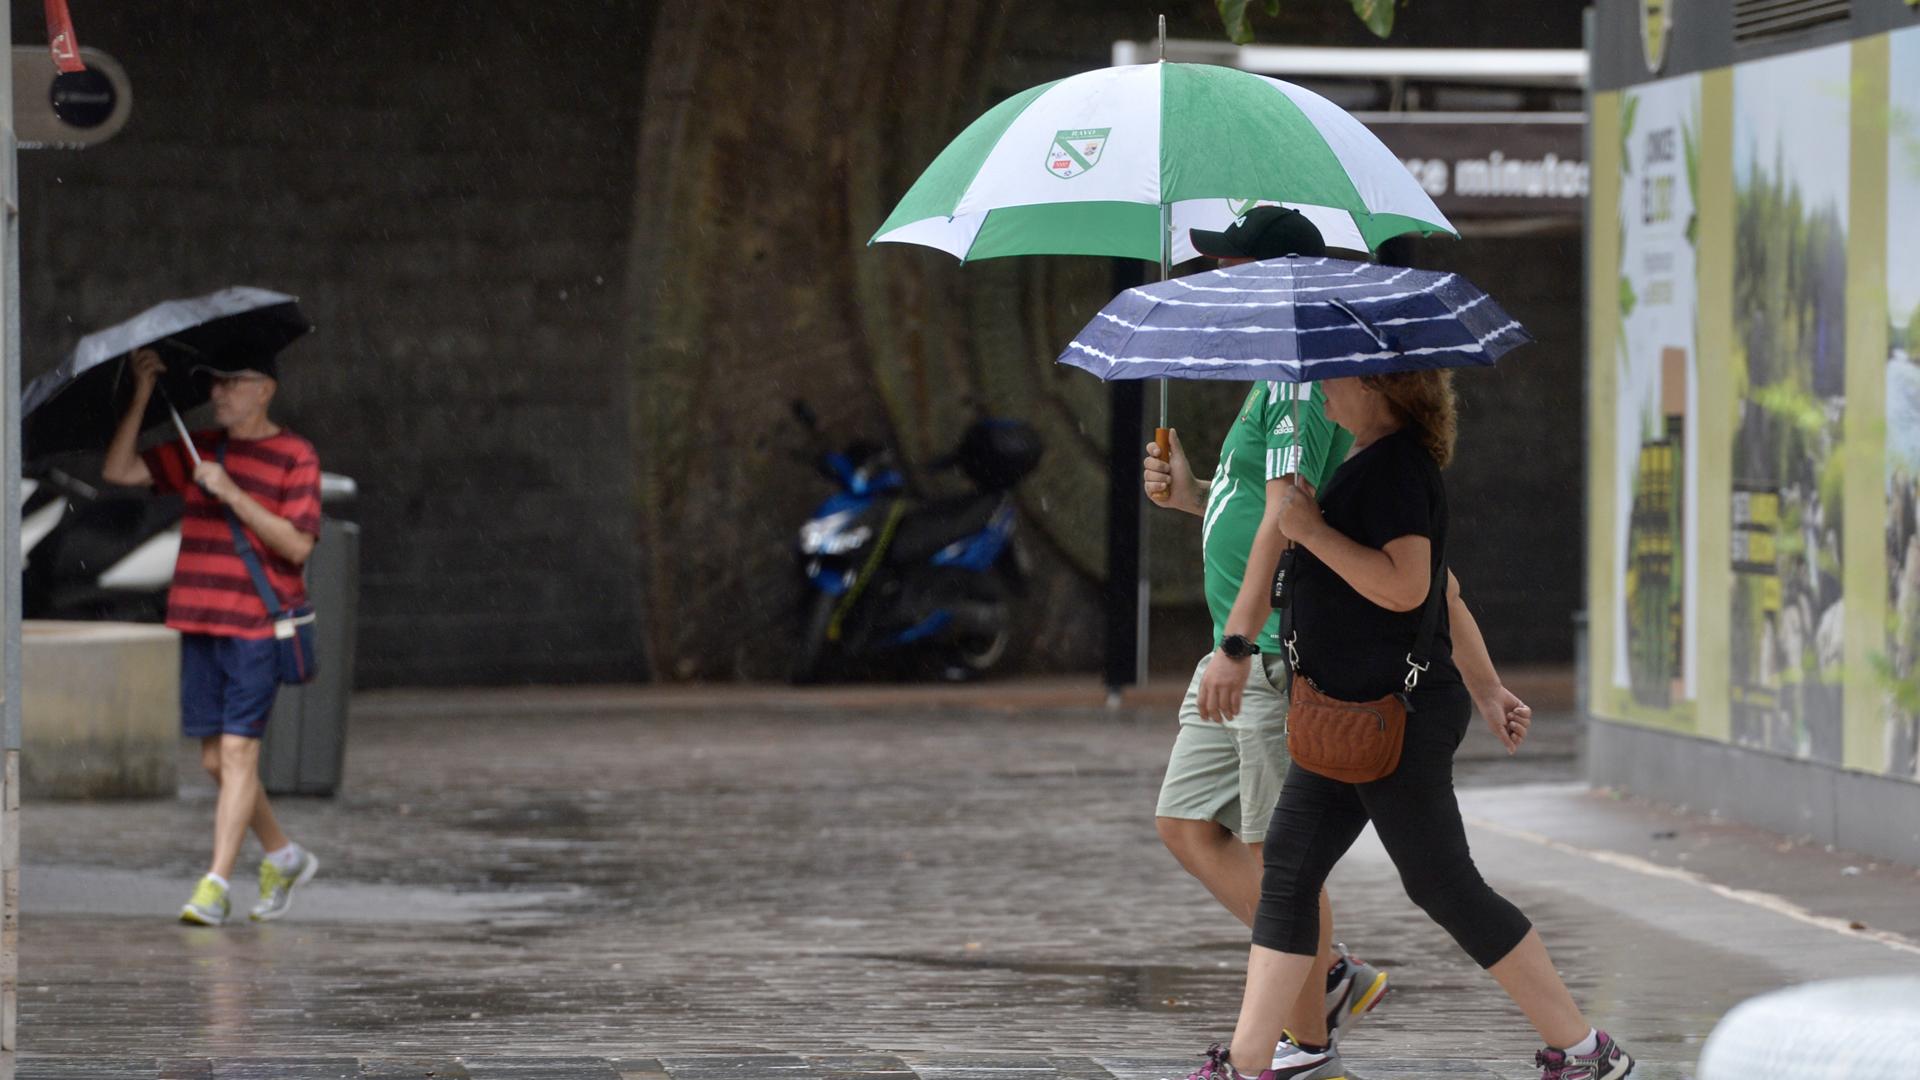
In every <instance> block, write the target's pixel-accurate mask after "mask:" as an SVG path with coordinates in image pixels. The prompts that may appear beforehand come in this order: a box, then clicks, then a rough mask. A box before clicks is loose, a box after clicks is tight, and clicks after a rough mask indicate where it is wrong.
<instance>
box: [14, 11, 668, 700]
mask: <svg viewBox="0 0 1920 1080" xmlns="http://www.w3.org/2000/svg"><path fill="white" fill-rule="evenodd" d="M27 8H28V5H21V4H16V5H15V6H14V13H15V23H14V40H15V41H16V42H17V43H23V44H24V43H33V42H40V41H44V40H45V26H44V24H38V25H36V23H37V18H36V17H37V16H38V15H39V11H38V8H37V7H35V8H34V10H32V11H28V10H27ZM75 15H76V17H77V20H78V26H77V29H78V31H79V35H80V40H81V41H82V43H84V44H87V45H91V46H94V47H97V48H100V49H103V50H105V51H106V52H108V53H110V54H112V55H113V56H114V57H115V58H117V59H118V60H119V61H120V62H121V63H122V64H124V65H125V66H126V68H127V71H128V73H129V76H130V78H131V80H132V83H133V87H134V112H133V117H132V121H131V122H130V123H129V124H128V126H127V127H126V129H125V130H124V131H123V132H121V133H120V135H118V136H117V137H116V138H115V139H113V140H112V141H111V142H108V143H106V144H104V145H102V146H99V147H96V148H93V149H89V150H86V151H81V152H71V151H45V150H36V151H27V152H23V153H22V154H21V155H20V163H21V185H20V186H21V203H22V222H23V228H22V244H21V249H22V250H21V262H22V268H23V279H24V296H23V300H24V304H23V319H22V322H23V331H24V334H23V336H24V349H25V354H26V363H25V371H26V375H27V376H28V377H31V376H32V375H34V374H36V373H38V372H39V371H41V370H43V369H45V368H47V367H49V366H51V365H52V364H53V363H54V362H56V361H57V360H58V358H59V356H60V355H61V354H62V353H63V352H64V351H65V350H66V349H67V348H69V347H70V346H71V344H72V342H73V341H74V339H75V338H76V337H78V335H79V334H81V333H83V332H85V331H87V330H89V329H93V328H96V327H98V326H100V325H103V324H106V323H110V322H114V321H116V320H118V319H121V318H124V317H126V316H128V315H131V314H132V313H133V312H135V311H137V310H139V309H140V308H142V307H145V306H146V305H148V304H150V303H153V302H155V301H158V300H161V299H165V298H168V297H172V296H181V295H191V294H196V293H201V292H206V291H210V290H212V289H215V288H218V287H220V286H223V285H227V284H235V283H244V284H254V285H260V286H265V287H268V288H273V289H278V290H281V291H284V292H289V293H294V294H296V295H298V296H299V297H300V298H301V302H302V305H303V307H304V308H305V309H306V311H307V312H308V314H309V315H310V316H311V317H312V318H313V320H314V322H315V323H316V324H317V325H318V327H319V330H318V332H317V333H316V334H314V335H313V336H312V337H310V338H308V339H307V340H305V341H303V342H301V343H299V344H297V345H295V346H294V347H293V348H292V349H291V350H290V351H289V352H288V354H287V355H286V357H285V363H284V365H283V371H284V375H285V381H284V384H283V386H282V390H281V398H280V403H279V407H278V409H277V412H278V415H279V417H280V418H281V419H283V420H284V421H285V422H287V423H288V424H289V425H291V426H292V427H293V428H295V429H296V430H298V431H300V432H301V433H302V434H305V435H306V436H308V437H309V438H311V439H312V440H313V442H314V444H315V445H316V446H317V447H318V448H319V451H320V457H321V463H322V466H323V467H324V468H326V469H328V470H329V471H333V472H340V473H345V474H347V475H349V476H352V477H353V478H355V479H356V480H357V481H358V482H359V484H360V490H361V496H360V499H359V502H358V504H357V505H356V506H354V507H352V508H351V509H348V510H345V511H343V514H342V516H347V517H351V518H353V519H355V520H358V521H359V522H360V523H361V526H362V529H363V546H362V550H363V554H364V562H363V571H362V579H361V580H362V583H363V588H362V592H361V600H360V604H361V606H360V653H359V661H358V670H359V673H360V677H361V680H362V681H363V682H364V683H367V684H373V685H381V684H393V683H486V682H501V681H518V680H529V681H567V680H581V679H608V680H616V679H633V678H640V677H643V676H644V675H645V672H644V670H643V669H642V666H641V661H640V657H641V650H640V649H639V648H638V646H637V629H636V628H637V625H638V621H639V615H638V613H639V610H640V606H639V602H638V600H639V598H638V596H637V593H636V586H635V577H634V564H635V554H634V528H633V522H632V511H631V505H632V502H631V491H632V480H631V466H632V435H631V432H630V422H629V408H628V406H629V395H628V386H629V375H628V372H627V370H626V364H625V357H624V356H623V353H622V350H621V348H620V344H619V334H618V329H619V325H620V323H619V314H620V313H619V305H620V296H621V289H620V285H621V281H622V278H623V275H624V274H625V271H626V268H625V262H624V259H625V253H626V250H627V246H628V242H629V217H630V214H631V192H632V189H633V183H634V175H635V170H634V158H633V151H632V147H633V130H634V126H635V119H636V115H637V110H638V107H639V100H640V92H639V87H640V82H641V78H642V67H643V63H642V58H643V57H644V55H645V41H644V34H643V25H644V17H643V14H642V13H641V12H640V10H639V9H636V8H633V7H631V6H626V5H620V6H609V7H604V8H603V6H601V5H590V4H566V5H552V4H543V3H538V2H500V3H493V4H484V5H475V4H470V3H455V2H451V0H426V2H421V3H412V4H407V5H404V6H398V7H395V6H390V5H374V6H367V5H344V6H336V5H323V6H311V5H290V4H242V3H234V2H221V3H214V2H197V3H195V2H189V3H178V4H115V5H108V4H93V5H87V6H84V7H81V6H78V5H76V10H75Z"/></svg>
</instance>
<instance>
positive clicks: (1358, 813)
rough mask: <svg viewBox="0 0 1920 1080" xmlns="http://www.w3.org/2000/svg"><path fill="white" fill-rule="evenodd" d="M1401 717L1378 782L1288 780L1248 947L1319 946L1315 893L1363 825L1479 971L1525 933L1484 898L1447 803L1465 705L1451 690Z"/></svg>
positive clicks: (1311, 949)
mask: <svg viewBox="0 0 1920 1080" xmlns="http://www.w3.org/2000/svg"><path fill="white" fill-rule="evenodd" d="M1415 706H1416V710H1417V711H1415V712H1413V713H1411V714H1410V715H1408V717H1407V738H1406V745H1405V747H1404V748H1403V749H1402V751H1401V754H1400V767H1399V768H1398V769H1396V770H1394V773H1393V775H1391V776H1389V777H1387V778H1386V779H1384V780H1376V781H1374V782H1372V783H1369V784H1346V783H1341V782H1340V781H1338V780H1329V779H1327V778H1326V777H1324V776H1319V775H1316V774H1314V773H1310V772H1308V771H1306V770H1305V769H1303V768H1301V767H1300V766H1299V765H1294V766H1293V767H1292V768H1290V769H1289V770H1288V771H1287V782H1286V786H1285V787H1284V788H1282V789H1281V792H1280V805H1279V806H1276V807H1275V808H1274V811H1273V820H1272V823H1271V824H1270V825H1269V826H1268V828H1267V843H1266V875H1265V878H1264V880H1263V881H1262V883H1261V889H1260V910H1259V912H1258V913H1257V914H1256V915H1255V917H1254V922H1253V943H1254V944H1255V945H1261V946H1264V947H1266V948H1269V949H1275V950H1278V951H1280V952H1284V953H1293V954H1295V955H1309V956H1310V955H1312V954H1314V953H1315V952H1317V951H1318V949H1319V942H1320V905H1319V897H1320V887H1321V886H1322V885H1324V884H1325V883H1326V880H1327V875H1328V874H1329V873H1330V872H1332V870H1333V866H1334V864H1335V863H1337V862H1339V861H1340V857H1341V856H1342V855H1345V854H1346V853H1347V849H1348V848H1349V847H1351V846H1353V841H1354V838H1355V837H1358V836H1359V835H1360V830H1361V829H1362V828H1364V827H1365V826H1366V824H1367V822H1368V821H1369V820H1371V821H1372V822H1373V827H1374V830H1375V831H1376V832H1378V833H1379V834H1380V843H1381V844H1382V845H1383V846H1385V847H1386V849H1387V854H1388V855H1389V856H1390V857H1392V859H1393V865H1394V867H1395V869H1397V870H1399V871H1400V882H1401V884H1402V885H1403V886H1405V887H1406V890H1407V897H1408V899H1410V900H1412V901H1413V902H1414V903H1415V904H1418V905H1419V906H1420V908H1421V910H1423V911H1425V912H1426V913H1427V914H1428V915H1429V916H1430V917H1431V918H1432V919H1433V921H1434V922H1437V923H1439V924H1440V925H1441V927H1442V928H1443V929H1445V930H1446V931H1447V933H1449V934H1452V935H1453V940H1455V941H1457V942H1459V943H1460V947H1461V948H1462V949H1465V950H1466V951H1467V955H1469V956H1471V957H1473V959H1474V961H1475V962H1476V963H1478V964H1479V965H1480V966H1481V967H1483V968H1485V967H1491V966H1493V965H1494V964H1495V963H1497V962H1498V961H1499V960H1500V959H1501V958H1502V957H1504V956H1506V955H1507V954H1508V953H1509V952H1512V951H1513V947H1514V946H1515V945H1518V944H1520V939H1521V938H1523V937H1525V936H1526V934H1527V931H1528V930H1529V929H1530V928H1531V925H1532V924H1531V923H1529V922H1528V921H1527V917H1526V916H1525V915H1523V914H1521V913H1520V909H1519V908H1516V907H1514V906H1513V905H1512V904H1511V903H1509V902H1508V901H1507V899H1506V898H1505V897H1503V896H1501V895H1500V894H1499V893H1496V892H1494V891H1493V889H1492V888H1491V887H1489V886H1488V885H1487V883H1486V881H1485V880H1484V879H1482V878H1481V877H1480V871H1479V870H1478V869H1477V868H1475V867H1474V865H1473V855H1472V854H1471V853H1470V852H1468V850H1467V832H1466V827H1465V826H1464V825H1463V824H1462V823H1461V821H1460V802H1459V800H1458V799H1456V798H1455V797H1454V794H1453V752H1454V750H1455V749H1457V748H1458V747H1459V745H1460V740H1461V739H1462V738H1464V737H1465V736H1466V733H1467V723H1468V721H1469V720H1470V719H1471V718H1472V715H1473V702H1472V699H1471V698H1469V697H1468V695H1467V693H1466V691H1465V690H1464V689H1462V688H1459V687H1450V688H1446V689H1437V688H1436V690H1434V691H1432V692H1429V693H1424V694H1421V695H1419V697H1418V698H1416V700H1415Z"/></svg>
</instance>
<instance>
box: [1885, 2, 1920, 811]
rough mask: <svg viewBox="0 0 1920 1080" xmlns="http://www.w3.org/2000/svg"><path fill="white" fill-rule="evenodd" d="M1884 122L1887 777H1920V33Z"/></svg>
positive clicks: (1902, 49) (1899, 39) (1906, 51)
mask: <svg viewBox="0 0 1920 1080" xmlns="http://www.w3.org/2000/svg"><path fill="white" fill-rule="evenodd" d="M1890 44H1891V49H1890V52H1891V68H1890V71H1889V76H1890V79H1889V81H1890V83H1891V98H1892V100H1891V102H1890V104H1891V106H1892V107H1891V109H1890V110H1889V112H1888V123H1887V139H1888V146H1887V390H1886V409H1887V468H1886V473H1887V560H1888V565H1887V591H1888V596H1887V652H1886V663H1887V665H1888V667H1889V668H1890V670H1888V671H1887V672H1885V673H1884V674H1885V675H1886V676H1887V680H1888V685H1889V695H1888V696H1889V698H1890V699H1891V700H1890V701H1889V702H1888V708H1887V727H1886V740H1887V742H1886V751H1887V771H1888V772H1889V773H1892V774H1893V775H1896V776H1903V777H1908V778H1916V777H1920V243H1916V242H1915V241H1916V240H1917V239H1920V29H1916V30H1906V31H1902V32H1901V33H1898V34H1894V35H1892V38H1891V42H1890Z"/></svg>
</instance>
